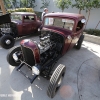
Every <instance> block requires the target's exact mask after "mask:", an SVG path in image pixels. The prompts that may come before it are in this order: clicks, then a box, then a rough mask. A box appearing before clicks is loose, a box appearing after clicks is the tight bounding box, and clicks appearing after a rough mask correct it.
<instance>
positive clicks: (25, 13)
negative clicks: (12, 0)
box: [11, 12, 36, 15]
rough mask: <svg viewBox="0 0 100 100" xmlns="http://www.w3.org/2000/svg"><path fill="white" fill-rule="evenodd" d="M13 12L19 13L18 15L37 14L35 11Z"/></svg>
mask: <svg viewBox="0 0 100 100" xmlns="http://www.w3.org/2000/svg"><path fill="white" fill-rule="evenodd" d="M11 14H18V15H36V14H35V13H32V12H13V13H11Z"/></svg>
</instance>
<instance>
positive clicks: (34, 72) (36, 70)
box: [32, 66, 40, 75]
mask: <svg viewBox="0 0 100 100" xmlns="http://www.w3.org/2000/svg"><path fill="white" fill-rule="evenodd" d="M32 72H33V74H36V75H39V74H40V70H39V69H38V68H37V67H36V66H33V67H32Z"/></svg>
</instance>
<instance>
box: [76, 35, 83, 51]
mask: <svg viewBox="0 0 100 100" xmlns="http://www.w3.org/2000/svg"><path fill="white" fill-rule="evenodd" d="M83 40H84V35H83V34H82V35H81V36H80V38H79V40H78V42H77V44H76V46H75V47H76V49H78V50H79V49H81V46H82V42H83Z"/></svg>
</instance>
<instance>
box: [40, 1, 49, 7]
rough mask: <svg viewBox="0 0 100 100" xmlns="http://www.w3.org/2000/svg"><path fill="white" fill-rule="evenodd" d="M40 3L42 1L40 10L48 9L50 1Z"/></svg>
mask: <svg viewBox="0 0 100 100" xmlns="http://www.w3.org/2000/svg"><path fill="white" fill-rule="evenodd" d="M41 1H42V6H41V7H40V9H43V8H48V6H49V3H50V1H48V0H41Z"/></svg>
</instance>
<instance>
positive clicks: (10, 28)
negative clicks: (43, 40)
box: [0, 12, 42, 49]
mask: <svg viewBox="0 0 100 100" xmlns="http://www.w3.org/2000/svg"><path fill="white" fill-rule="evenodd" d="M41 24H42V23H41V22H40V21H39V20H37V16H36V14H34V13H30V12H14V13H11V14H6V15H2V16H0V44H1V46H2V47H3V48H5V49H9V48H11V47H13V46H14V43H15V39H16V37H22V36H26V35H29V34H34V33H36V32H37V31H38V28H39V27H40V26H41Z"/></svg>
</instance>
